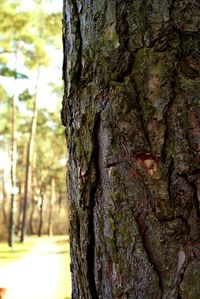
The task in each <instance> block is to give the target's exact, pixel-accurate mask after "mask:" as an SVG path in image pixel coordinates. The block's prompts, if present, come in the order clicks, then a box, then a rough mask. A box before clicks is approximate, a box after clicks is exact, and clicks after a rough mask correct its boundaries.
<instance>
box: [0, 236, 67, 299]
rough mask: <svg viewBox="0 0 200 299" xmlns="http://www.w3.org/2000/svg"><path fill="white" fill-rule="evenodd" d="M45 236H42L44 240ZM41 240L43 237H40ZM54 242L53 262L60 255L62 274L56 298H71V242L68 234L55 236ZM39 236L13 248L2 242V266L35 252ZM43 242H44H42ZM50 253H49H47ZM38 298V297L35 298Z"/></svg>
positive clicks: (0, 258)
mask: <svg viewBox="0 0 200 299" xmlns="http://www.w3.org/2000/svg"><path fill="white" fill-rule="evenodd" d="M45 238H46V239H47V240H48V238H47V237H43V238H42V242H43V241H44V244H45ZM40 240H41V238H40ZM53 243H54V244H55V245H56V249H55V250H54V251H53V252H51V254H52V255H51V256H52V262H53V256H54V255H55V254H56V255H59V257H60V258H59V261H60V275H59V277H60V278H59V285H58V286H57V288H56V290H57V292H56V298H55V299H70V298H71V274H70V254H69V242H68V240H67V238H66V236H56V237H53ZM37 244H38V237H28V238H27V239H26V241H25V243H24V244H22V243H19V242H16V243H15V245H14V247H13V249H10V248H9V247H8V245H7V243H6V242H0V268H2V267H7V266H9V265H11V264H13V263H14V262H16V261H20V260H23V258H24V257H26V256H27V255H28V254H29V253H30V254H31V252H33V250H35V248H37ZM42 244H43V243H42ZM47 254H48V253H47ZM35 299H37V298H35Z"/></svg>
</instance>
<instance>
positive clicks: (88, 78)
mask: <svg viewBox="0 0 200 299" xmlns="http://www.w3.org/2000/svg"><path fill="white" fill-rule="evenodd" d="M199 13H200V6H199V1H197V0H194V1H189V0H185V1H129V0H127V1H123V0H116V1H108V0H102V1H99V0H93V1H89V0H85V1H82V3H81V4H80V1H76V0H64V16H63V40H64V65H63V77H64V81H65V96H64V100H63V110H62V121H63V124H64V125H65V126H66V135H67V143H68V151H69V166H68V168H69V170H68V190H69V199H70V210H71V212H70V213H71V214H70V217H71V218H70V226H71V228H70V242H71V260H72V298H74V299H78V298H79V299H91V298H93V299H97V298H99V299H100V298H106V299H111V298H118V299H125V298H131V299H134V298H135V299H136V298H137V299H147V298H149V299H152V298H156V299H157V298H162V299H165V298H166V299H167V298H168V299H171V298H179V299H180V298H184V299H189V298H190V299H194V298H195V299H197V298H200V285H199V277H200V246H199V244H200V231H199V229H200V208H199V201H200V191H199V190H200V174H199V163H200V159H199V153H200V127H199V123H200V105H199V93H200V84H199V78H200V70H199V63H200V53H199V47H200V36H199V30H200V17H199V15H200V14H199Z"/></svg>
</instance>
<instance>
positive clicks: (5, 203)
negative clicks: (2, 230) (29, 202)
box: [2, 169, 8, 229]
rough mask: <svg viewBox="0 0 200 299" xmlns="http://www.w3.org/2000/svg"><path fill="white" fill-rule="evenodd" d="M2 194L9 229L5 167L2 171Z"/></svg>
mask: <svg viewBox="0 0 200 299" xmlns="http://www.w3.org/2000/svg"><path fill="white" fill-rule="evenodd" d="M2 190H3V192H2V194H3V200H2V212H3V222H4V225H5V227H6V228H7V229H8V215H7V208H6V206H7V203H8V195H7V192H6V190H5V169H3V173H2Z"/></svg>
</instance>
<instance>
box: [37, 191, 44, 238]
mask: <svg viewBox="0 0 200 299" xmlns="http://www.w3.org/2000/svg"><path fill="white" fill-rule="evenodd" d="M40 196H41V202H40V211H39V215H40V217H39V227H38V237H41V235H42V228H43V207H44V191H42V192H41V193H40Z"/></svg>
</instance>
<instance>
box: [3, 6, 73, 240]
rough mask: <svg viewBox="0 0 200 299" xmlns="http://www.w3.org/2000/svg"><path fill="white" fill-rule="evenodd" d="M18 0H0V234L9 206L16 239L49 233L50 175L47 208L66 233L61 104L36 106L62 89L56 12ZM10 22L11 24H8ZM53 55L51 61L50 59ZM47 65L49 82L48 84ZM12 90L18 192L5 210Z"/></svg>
mask: <svg viewBox="0 0 200 299" xmlns="http://www.w3.org/2000/svg"><path fill="white" fill-rule="evenodd" d="M1 2H2V3H1ZM22 2H23V1H21V0H20V1H18V0H9V1H7V2H5V1H1V0H0V3H1V4H2V5H1V12H0V17H1V19H2V22H1V25H0V32H1V41H0V81H1V83H2V85H3V86H5V90H4V89H3V88H1V89H0V105H1V108H2V109H1V111H0V116H1V119H0V153H2V155H1V157H3V155H5V154H6V155H7V156H8V157H7V160H8V161H7V166H5V165H3V166H2V167H3V168H2V169H1V170H0V175H1V174H2V180H1V181H2V187H1V186H0V206H1V207H3V210H2V211H3V212H2V215H1V216H2V217H1V219H2V225H1V226H0V238H1V239H5V237H6V236H7V234H6V229H7V227H8V228H9V225H8V214H9V213H10V212H11V211H12V212H11V214H12V216H13V218H15V219H16V229H15V231H16V235H17V236H20V235H21V239H22V240H24V236H25V232H27V233H28V234H31V233H36V232H38V234H39V235H41V234H43V233H46V234H47V233H48V220H49V212H50V198H51V189H52V188H51V177H53V178H54V180H55V186H56V188H55V192H54V193H55V194H54V200H53V207H52V213H51V214H52V227H53V228H54V229H53V232H54V233H57V234H58V233H65V232H66V226H67V221H66V217H67V216H66V191H65V174H64V172H63V170H62V169H63V166H62V165H61V164H60V160H63V158H64V157H65V148H64V145H63V141H62V139H63V136H62V134H63V132H62V129H61V128H58V123H59V121H60V112H59V111H60V108H59V107H58V108H55V107H54V111H53V109H52V108H51V109H52V111H53V112H49V111H48V110H47V109H43V108H41V107H42V106H43V107H47V106H48V107H49V105H47V102H51V101H56V102H58V101H59V99H60V98H61V95H60V90H61V89H62V88H61V87H60V86H58V85H61V83H60V82H61V78H59V77H58V79H56V77H55V74H56V73H58V70H57V69H56V68H58V62H59V61H60V60H61V59H60V58H59V56H60V57H61V55H60V54H59V53H60V52H61V46H62V42H61V13H59V12H52V10H51V9H48V5H50V2H49V1H46V0H42V1H33V2H32V4H33V6H32V9H30V8H31V6H30V7H28V10H27V11H26V10H25V9H24V7H23V6H22ZM47 4H48V5H47ZM12 22H14V23H15V26H10V24H11V23H12ZM16 54H17V55H16ZM55 55H56V57H57V59H56V61H55V59H54V60H52V57H55ZM15 58H17V59H15ZM52 69H53V73H54V84H51V83H50V81H51V77H52V76H51V72H52ZM38 74H39V76H38ZM22 79H23V80H22ZM14 81H16V82H15V83H17V84H16V90H14V88H12V90H11V88H10V87H11V86H14V83H13V82H14ZM36 81H37V83H36ZM48 84H49V86H48ZM47 89H48V90H49V93H50V95H48V94H47V92H45V96H44V90H45V91H46V90H47ZM14 91H15V92H14ZM13 93H14V94H15V111H16V117H15V133H16V134H15V137H16V138H15V140H16V141H17V149H16V155H15V156H16V158H17V159H16V161H15V162H16V186H17V187H18V189H19V193H18V194H17V195H15V200H14V201H13V207H14V206H15V211H14V209H11V211H9V210H10V209H9V207H8V195H9V194H10V191H11V188H10V185H11V182H10V175H8V176H5V174H6V173H7V172H8V173H9V171H10V169H11V167H10V159H11V156H10V151H11V147H12V138H11V116H12V109H11V107H12V105H11V102H12V99H13ZM45 101H46V105H45ZM60 102H61V100H60ZM48 109H50V108H48ZM36 127H37V128H38V132H37V131H36ZM55 136H56V141H55ZM57 147H59V148H57ZM55 157H57V159H55ZM4 164H5V163H4ZM0 168H1V165H0ZM6 168H7V170H6V173H5V169H6ZM3 181H4V182H3ZM4 187H5V188H4ZM9 197H10V195H9ZM13 214H14V215H13ZM14 216H15V217H14ZM58 216H59V217H58ZM55 219H56V221H55ZM54 224H55V225H54ZM10 228H11V226H10ZM13 228H14V227H13ZM12 231H13V229H12Z"/></svg>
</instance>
